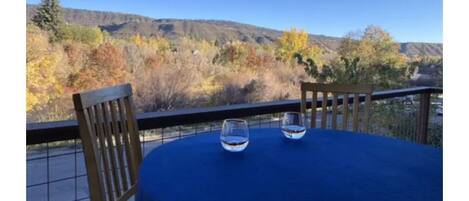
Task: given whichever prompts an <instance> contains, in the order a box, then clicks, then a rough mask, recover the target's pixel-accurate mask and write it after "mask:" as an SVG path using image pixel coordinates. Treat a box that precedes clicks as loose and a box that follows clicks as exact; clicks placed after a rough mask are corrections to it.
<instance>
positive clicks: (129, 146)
mask: <svg viewBox="0 0 469 201" xmlns="http://www.w3.org/2000/svg"><path fill="white" fill-rule="evenodd" d="M73 103H74V105H75V112H76V115H77V119H78V124H79V129H80V137H81V140H82V144H83V151H84V155H85V162H86V169H87V172H88V184H89V189H90V198H91V200H92V201H114V200H116V201H123V200H128V199H129V198H131V197H132V196H133V195H134V194H135V192H136V188H137V187H136V184H137V178H138V169H139V165H140V163H141V161H142V151H141V148H140V139H139V135H138V127H137V121H136V118H135V109H134V105H133V101H132V87H131V86H130V84H124V85H119V86H114V87H109V88H104V89H99V90H94V91H89V92H83V93H78V94H73Z"/></svg>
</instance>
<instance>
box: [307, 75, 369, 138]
mask: <svg viewBox="0 0 469 201" xmlns="http://www.w3.org/2000/svg"><path fill="white" fill-rule="evenodd" d="M307 91H311V92H313V95H312V102H311V104H312V105H311V108H312V110H311V128H316V113H317V112H316V109H317V107H316V106H317V99H318V92H321V93H322V115H321V128H326V126H327V102H328V94H329V93H331V94H332V129H337V128H338V125H337V113H338V112H337V110H338V109H337V105H338V103H339V102H338V99H339V95H343V112H342V115H343V118H342V129H343V130H347V128H348V121H349V119H348V114H349V94H353V109H352V112H353V113H352V122H353V123H352V128H353V131H354V132H356V131H358V130H359V122H360V121H359V115H358V112H359V105H360V101H359V98H360V94H365V111H364V113H365V116H364V119H363V124H364V125H363V128H362V129H361V130H360V131H362V132H365V133H366V132H368V126H369V125H368V124H369V109H370V104H371V93H372V92H373V86H372V85H349V84H321V83H306V82H302V83H301V112H302V113H303V114H305V116H306V92H307Z"/></svg>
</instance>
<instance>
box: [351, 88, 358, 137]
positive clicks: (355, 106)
mask: <svg viewBox="0 0 469 201" xmlns="http://www.w3.org/2000/svg"><path fill="white" fill-rule="evenodd" d="M359 106H360V101H359V95H358V94H355V95H354V96H353V114H352V115H353V119H352V121H353V124H352V127H353V132H357V131H358V123H359V118H358V108H359Z"/></svg>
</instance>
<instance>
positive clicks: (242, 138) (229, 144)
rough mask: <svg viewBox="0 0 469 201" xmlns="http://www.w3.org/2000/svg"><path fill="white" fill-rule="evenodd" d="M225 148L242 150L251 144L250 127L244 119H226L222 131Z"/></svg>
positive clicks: (234, 150)
mask: <svg viewBox="0 0 469 201" xmlns="http://www.w3.org/2000/svg"><path fill="white" fill-rule="evenodd" d="M220 142H221V145H222V146H223V148H224V149H225V150H227V151H230V152H240V151H243V150H244V149H246V147H247V146H248V144H249V129H248V125H247V122H246V121H245V120H242V119H226V120H225V121H223V127H222V130H221V133H220Z"/></svg>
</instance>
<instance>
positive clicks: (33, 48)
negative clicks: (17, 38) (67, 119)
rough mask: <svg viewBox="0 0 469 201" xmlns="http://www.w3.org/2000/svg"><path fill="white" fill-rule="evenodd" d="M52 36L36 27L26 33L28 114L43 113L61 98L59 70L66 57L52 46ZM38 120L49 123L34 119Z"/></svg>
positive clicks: (61, 89) (31, 26) (30, 26)
mask: <svg viewBox="0 0 469 201" xmlns="http://www.w3.org/2000/svg"><path fill="white" fill-rule="evenodd" d="M48 40H49V36H48V34H47V33H46V32H44V31H42V30H40V29H39V28H37V27H36V26H34V25H28V27H27V32H26V52H27V54H26V81H27V82H26V83H27V84H26V111H27V112H28V113H35V112H41V111H43V110H44V109H47V108H46V107H48V105H49V104H50V103H51V102H52V101H53V100H54V99H57V98H58V97H60V96H61V95H62V92H63V88H62V84H61V82H60V79H59V76H58V73H57V72H58V68H59V65H60V61H61V59H62V57H63V54H62V53H61V52H60V50H58V49H56V48H55V47H53V46H51V45H50V43H49V42H48ZM35 119H36V120H50V119H48V118H39V117H37V118H35Z"/></svg>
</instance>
